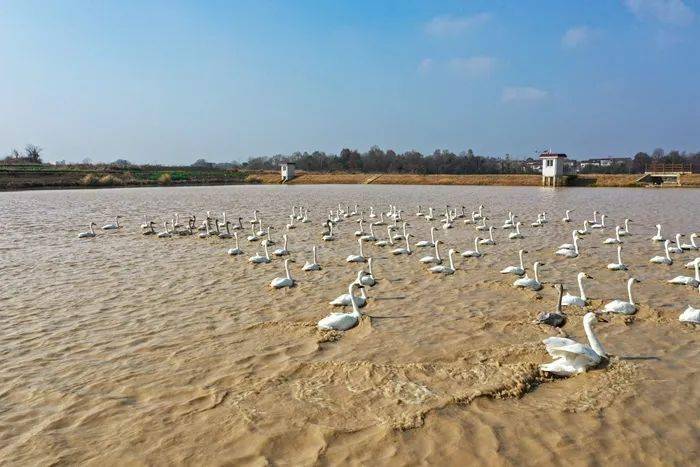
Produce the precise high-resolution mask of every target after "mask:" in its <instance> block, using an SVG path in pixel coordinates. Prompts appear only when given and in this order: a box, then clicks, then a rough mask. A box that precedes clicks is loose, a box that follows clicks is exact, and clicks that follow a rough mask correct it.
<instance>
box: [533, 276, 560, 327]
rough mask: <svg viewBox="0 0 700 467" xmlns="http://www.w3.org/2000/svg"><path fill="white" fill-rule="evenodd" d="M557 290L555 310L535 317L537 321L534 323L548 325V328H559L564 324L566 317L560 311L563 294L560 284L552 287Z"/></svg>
mask: <svg viewBox="0 0 700 467" xmlns="http://www.w3.org/2000/svg"><path fill="white" fill-rule="evenodd" d="M554 287H556V288H557V291H558V294H557V295H558V298H557V307H556V309H555V310H554V311H553V312H552V311H548V312H544V311H543V312H542V313H540V314H539V315H537V319H536V320H535V323H537V324H548V325H549V326H553V327H555V328H560V327H562V326H564V324H565V323H566V315H565V314H564V312H562V310H561V304H562V295H563V294H564V286H563V285H562V284H557V285H556V286H554Z"/></svg>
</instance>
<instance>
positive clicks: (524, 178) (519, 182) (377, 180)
mask: <svg viewBox="0 0 700 467" xmlns="http://www.w3.org/2000/svg"><path fill="white" fill-rule="evenodd" d="M641 176H642V175H641V174H585V175H573V176H569V177H568V181H567V186H572V187H577V186H586V187H618V188H622V187H641V186H643V185H641V184H639V183H637V180H638V179H639V178H640V177H641ZM245 180H246V182H248V183H263V184H278V183H280V176H279V174H278V173H277V172H257V173H254V174H249V175H248V176H246V179H245ZM288 183H289V184H291V185H323V184H337V185H345V184H356V185H360V184H366V185H369V184H373V185H491V186H541V184H542V176H540V175H530V174H489V175H420V174H365V173H299V174H297V176H296V177H295V178H294V179H293V180H291V181H290V182H288ZM681 186H682V187H700V174H692V175H684V176H683V177H681Z"/></svg>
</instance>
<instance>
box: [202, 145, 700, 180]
mask: <svg viewBox="0 0 700 467" xmlns="http://www.w3.org/2000/svg"><path fill="white" fill-rule="evenodd" d="M284 161H289V162H294V163H295V165H296V168H297V169H298V170H305V171H309V172H334V171H348V172H365V173H407V174H495V173H503V174H509V173H536V172H537V170H536V167H538V166H539V160H538V159H533V158H528V159H525V160H520V159H512V158H511V157H510V156H507V155H506V156H504V157H501V158H499V157H489V156H479V155H475V154H474V152H473V151H472V150H471V149H469V150H467V151H464V152H460V153H458V154H455V153H454V152H451V151H448V150H436V151H435V152H433V153H432V154H429V155H423V154H421V153H420V152H418V151H407V152H404V153H401V154H399V153H396V152H395V151H393V150H391V149H389V150H386V151H384V150H382V149H381V148H379V147H377V146H373V147H371V148H370V149H369V151H367V152H364V153H360V152H359V151H357V150H355V149H347V148H345V149H343V150H342V151H340V154H338V155H335V154H327V153H325V152H323V151H314V152H311V153H309V152H295V153H292V154H290V155H282V154H278V155H275V156H270V157H251V158H250V159H248V161H247V162H244V163H243V164H241V168H245V169H249V170H277V169H279V165H280V163H282V162H284ZM199 162H200V163H201V162H203V161H201V160H200V161H199ZM570 163H573V164H576V163H577V162H576V161H573V160H571V161H570ZM652 163H671V164H681V163H683V164H692V165H693V168H694V170H695V171H700V152H695V153H692V152H685V151H684V152H681V151H677V150H673V151H669V152H668V153H666V152H665V151H664V150H663V149H660V148H658V149H655V150H654V151H652V153H651V154H648V153H646V152H638V153H637V154H635V156H634V157H631V158H625V159H624V160H620V161H618V162H616V163H614V164H612V165H610V166H607V167H596V166H588V167H586V168H585V169H582V170H581V172H582V173H643V172H644V171H645V169H646V167H647V166H649V165H651V164H652Z"/></svg>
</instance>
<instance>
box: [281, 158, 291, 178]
mask: <svg viewBox="0 0 700 467" xmlns="http://www.w3.org/2000/svg"><path fill="white" fill-rule="evenodd" d="M280 175H282V181H283V182H288V181H289V180H291V179H293V178H294V162H282V165H281V166H280Z"/></svg>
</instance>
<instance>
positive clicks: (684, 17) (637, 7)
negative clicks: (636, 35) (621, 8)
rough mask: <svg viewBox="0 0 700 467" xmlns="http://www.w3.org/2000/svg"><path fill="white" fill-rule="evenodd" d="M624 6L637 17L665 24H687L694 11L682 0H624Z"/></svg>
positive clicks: (693, 15) (693, 16)
mask: <svg viewBox="0 0 700 467" xmlns="http://www.w3.org/2000/svg"><path fill="white" fill-rule="evenodd" d="M624 3H625V6H626V7H627V8H628V9H629V10H630V11H631V12H632V13H633V14H634V15H635V16H637V17H638V18H642V19H644V18H654V19H656V20H657V21H660V22H662V23H665V24H671V25H675V26H687V25H689V24H690V23H692V22H693V20H694V19H695V12H694V11H693V10H692V9H691V8H690V7H689V6H688V5H686V4H685V3H684V2H683V0H624Z"/></svg>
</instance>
